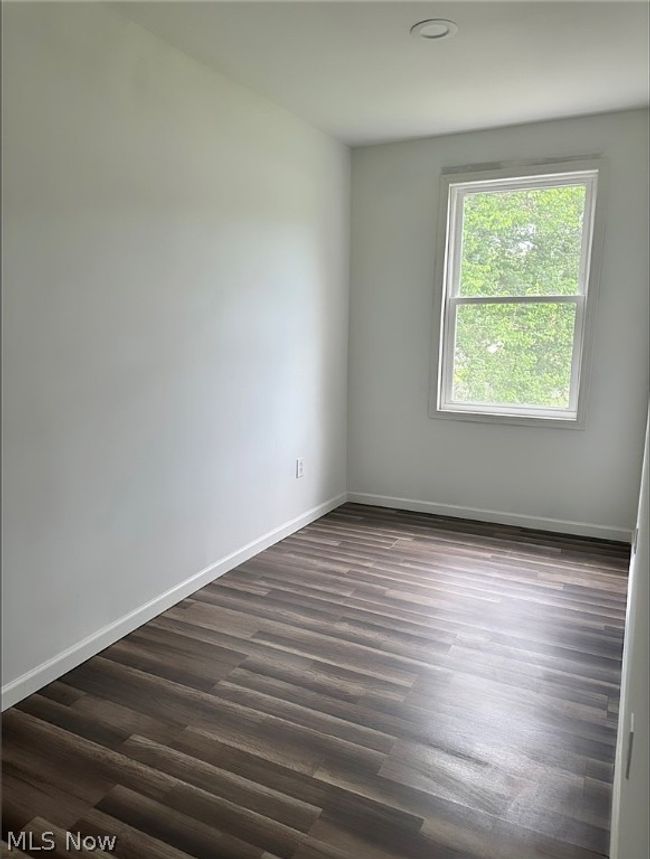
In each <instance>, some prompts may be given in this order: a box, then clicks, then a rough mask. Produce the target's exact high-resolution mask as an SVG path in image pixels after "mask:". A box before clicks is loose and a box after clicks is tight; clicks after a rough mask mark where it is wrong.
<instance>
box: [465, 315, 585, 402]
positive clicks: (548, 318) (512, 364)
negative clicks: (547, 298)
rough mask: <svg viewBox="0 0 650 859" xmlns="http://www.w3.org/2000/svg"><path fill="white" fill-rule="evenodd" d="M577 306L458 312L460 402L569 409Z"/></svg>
mask: <svg viewBox="0 0 650 859" xmlns="http://www.w3.org/2000/svg"><path fill="white" fill-rule="evenodd" d="M575 318H576V307H575V304H573V303H568V304H564V303H562V304H560V303H558V304H552V303H549V304H461V305H458V307H457V317H456V344H455V352H454V375H453V394H452V398H453V400H454V401H455V402H461V403H463V402H464V403H467V402H474V403H490V404H500V405H516V406H537V407H541V408H564V409H566V408H568V407H569V394H570V388H571V358H572V352H573V334H574V328H575Z"/></svg>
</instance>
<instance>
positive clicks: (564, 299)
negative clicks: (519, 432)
mask: <svg viewBox="0 0 650 859" xmlns="http://www.w3.org/2000/svg"><path fill="white" fill-rule="evenodd" d="M603 172H604V171H603V161H602V159H600V158H580V159H570V160H568V161H561V162H560V161H552V162H545V163H543V164H540V163H530V162H527V163H519V164H510V165H499V167H497V168H494V167H492V168H489V169H476V168H475V169H473V170H468V169H467V168H464V169H463V168H453V169H451V170H448V171H446V172H445V173H443V175H442V177H441V210H440V228H439V240H438V254H437V260H438V265H437V277H436V282H437V286H438V288H437V290H436V313H435V325H436V330H435V331H434V341H433V342H434V349H433V362H432V364H433V366H432V374H431V379H432V382H431V393H430V408H429V414H430V416H431V417H434V418H454V419H456V420H471V421H487V422H493V423H494V422H498V423H512V424H523V425H529V426H531V425H532V426H551V427H564V428H574V429H581V428H583V426H584V420H585V401H586V392H587V376H588V372H587V370H588V365H589V352H590V341H591V336H590V335H591V327H592V325H591V320H592V317H593V309H594V304H595V297H596V291H597V286H598V275H599V269H600V253H599V252H600V247H601V246H602V225H601V222H600V214H599V212H600V208H601V204H602V186H603ZM575 184H584V185H585V186H586V194H585V213H584V220H583V236H582V247H581V260H580V272H579V276H578V292H577V293H576V294H575V295H568V296H565V295H559V296H542V295H541V296H530V295H523V296H466V297H462V296H459V295H458V290H459V285H460V284H459V274H460V253H461V243H462V216H463V200H464V197H465V196H467V194H469V193H472V192H473V193H476V192H477V191H479V192H480V191H485V190H490V189H494V190H495V191H513V190H524V189H530V188H552V187H558V186H561V185H575ZM597 203H598V205H597ZM538 303H570V304H574V305H575V307H576V324H575V331H574V342H573V360H572V367H571V388H570V403H569V407H568V408H567V409H555V408H540V407H538V406H521V405H517V406H513V405H508V404H486V403H463V402H458V401H454V400H453V398H452V382H453V359H454V348H455V333H456V312H457V308H458V306H460V305H463V304H538Z"/></svg>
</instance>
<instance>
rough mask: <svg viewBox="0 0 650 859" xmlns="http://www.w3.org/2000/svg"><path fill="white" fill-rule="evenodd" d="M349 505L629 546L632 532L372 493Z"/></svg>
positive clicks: (354, 496) (354, 497) (354, 495)
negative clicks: (551, 533)
mask: <svg viewBox="0 0 650 859" xmlns="http://www.w3.org/2000/svg"><path fill="white" fill-rule="evenodd" d="M348 501H352V502H355V503H356V504H370V505H372V506H373V507H392V508H396V509H397V510H412V511H414V512H416V513H432V514H434V515H436V516H452V517H454V518H458V519H475V520H477V521H478V522H496V523H498V524H501V525H515V526H518V527H520V528H535V529H536V530H539V531H555V532H559V533H561V534H576V535H578V536H581V537H598V538H600V539H601V540H620V541H622V542H624V543H630V542H631V540H632V530H631V529H630V528H624V527H623V526H619V525H611V526H610V525H594V524H592V523H590V522H572V521H570V520H566V519H550V518H548V517H546V516H527V515H526V514H524V513H505V512H504V511H502V510H483V509H481V508H479V507H460V506H458V505H456V504H438V503H436V502H434V501H417V500H415V499H413V498H395V497H393V496H391V495H374V494H372V493H369V492H348Z"/></svg>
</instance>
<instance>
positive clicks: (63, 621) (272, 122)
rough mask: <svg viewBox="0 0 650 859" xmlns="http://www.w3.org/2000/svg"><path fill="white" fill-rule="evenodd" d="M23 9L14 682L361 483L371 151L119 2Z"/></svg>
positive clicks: (10, 439) (7, 169) (15, 147)
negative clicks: (352, 163) (270, 98)
mask: <svg viewBox="0 0 650 859" xmlns="http://www.w3.org/2000/svg"><path fill="white" fill-rule="evenodd" d="M2 17H3V42H4V46H3V134H4V139H3V180H4V181H3V216H4V235H3V252H4V260H3V287H4V320H3V321H4V340H3V347H4V361H3V394H4V418H5V435H4V456H3V465H4V469H3V472H4V473H3V500H4V504H3V514H4V521H3V550H4V564H3V571H4V584H3V597H4V607H5V613H4V616H3V632H4V647H3V660H4V661H3V681H4V682H5V684H11V682H12V681H15V680H16V678H19V677H21V675H24V674H25V672H30V671H31V670H33V669H35V668H36V667H37V666H39V664H40V663H42V662H43V661H44V660H48V659H51V658H52V657H55V659H56V657H57V655H59V654H61V652H62V651H64V650H65V649H66V648H71V647H72V648H73V649H74V647H75V646H76V645H77V643H78V642H79V641H80V640H81V639H83V638H84V637H85V636H88V635H92V634H94V633H95V632H97V630H99V629H101V628H102V627H104V626H105V625H108V624H112V623H114V622H115V621H116V620H118V619H119V618H122V617H123V616H124V615H125V614H127V613H129V612H131V611H133V610H135V609H137V608H138V607H139V606H141V605H142V604H143V603H145V602H147V601H148V600H151V599H154V598H156V597H157V596H158V595H160V594H161V593H163V592H164V591H166V590H168V589H170V588H173V587H174V586H176V585H178V584H179V582H182V581H183V580H185V579H187V578H188V577H190V576H192V575H194V574H196V573H198V572H199V571H200V570H202V569H203V568H205V567H206V566H208V565H210V564H213V563H215V562H217V561H218V560H219V559H221V558H223V557H224V556H226V555H228V554H229V553H231V552H233V551H236V550H237V549H239V548H240V547H242V546H243V545H244V544H246V543H248V542H249V541H252V540H255V539H257V538H258V537H260V536H261V535H262V534H264V533H265V532H268V531H269V530H271V529H274V528H276V527H278V526H280V525H282V524H283V523H285V522H286V521H287V520H291V519H293V518H294V517H297V516H299V515H300V514H303V513H304V512H305V511H308V510H310V509H311V508H313V507H315V506H316V505H320V504H322V503H323V502H326V501H327V500H328V499H332V498H334V497H335V496H338V495H339V494H340V493H342V492H344V491H345V488H346V484H345V481H346V386H347V337H348V284H347V272H348V253H347V243H348V232H349V230H348V226H349V225H348V210H349V196H348V178H349V158H348V152H347V150H346V149H345V148H344V147H342V146H340V145H339V144H336V143H334V142H333V141H331V140H330V139H328V138H327V137H325V136H324V135H322V134H321V133H320V132H318V131H316V130H314V129H312V128H310V127H309V126H307V125H305V124H303V123H302V122H301V121H299V120H298V119H296V118H295V117H293V116H291V115H290V114H288V113H286V112H284V111H282V110H280V109H279V108H277V107H275V106H273V105H272V104H271V103H269V102H267V101H265V100H263V99H262V98H259V97H258V96H256V95H254V94H253V93H251V92H250V91H248V90H246V89H243V88H240V87H238V86H235V85H233V84H232V83H230V82H228V81H227V80H226V79H224V78H221V77H219V76H217V75H216V74H214V73H213V72H211V71H209V70H208V69H207V68H204V67H202V66H200V65H198V64H197V63H195V62H194V61H192V60H190V59H189V58H187V57H186V56H184V55H183V54H182V53H180V52H178V51H177V50H175V49H173V48H171V47H169V46H167V45H166V44H164V43H163V42H161V41H160V40H158V39H157V38H155V37H154V36H152V35H150V34H149V33H147V32H146V31H145V30H142V29H141V28H140V27H138V26H137V25H135V24H133V23H132V22H130V21H127V20H125V19H124V18H123V17H122V16H121V15H120V14H119V12H115V11H112V10H109V9H107V8H105V7H104V8H102V7H100V6H98V5H95V4H72V5H61V4H58V3H57V4H43V5H40V4H39V5H36V4H16V5H12V4H3V13H2ZM297 456H303V457H304V460H305V476H304V478H303V479H302V480H296V479H295V476H294V469H295V458H296V457H297ZM197 586H198V584H197V583H195V585H194V587H193V588H191V590H193V589H195V588H196V587H197ZM179 595H182V594H177V595H176V597H175V598H176V599H178V598H179ZM172 601H174V600H172ZM158 610H160V608H158ZM149 613H150V614H155V613H157V612H156V610H155V609H151V610H150V612H149ZM143 619H146V618H143V617H142V616H140V617H139V620H138V619H131V620H129V621H128V623H127V626H128V625H129V624H130V626H135V625H137V623H138V622H142V620H143ZM125 631H126V629H125V628H124V627H122V628H120V629H118V630H117V631H114V634H113V637H115V635H119V634H123V633H124V632H125ZM109 638H110V636H109ZM106 643H107V640H106V637H104V638H100V640H99V642H97V641H95V642H91V643H90V644H88V643H86V645H85V646H84V648H82V651H81V652H80V653H77V654H75V653H73V654H72V655H70V654H67V655H65V658H64V659H63V661H62V662H60V663H57V665H58V667H57V666H56V665H55V666H54V668H53V669H52V671H49V673H48V671H45V672H44V673H43V672H41V674H38V673H37V676H36V679H35V680H34V678H32V680H34V682H33V683H32V685H31V687H29V684H28V685H27V686H25V685H24V684H23V685H22V686H21V685H20V683H19V684H18V691H15V690H14V693H13V694H12V697H13V698H14V699H15V697H16V696H19V695H20V694H25V693H26V692H27V691H30V690H31V688H34V686H35V685H36V686H37V685H40V683H42V682H44V681H45V680H46V679H51V677H52V676H53V674H56V673H58V670H59V669H60V668H61V667H62V666H64V667H70V663H74V662H75V661H78V660H79V658H81V657H83V656H88V655H89V652H88V651H89V650H90V651H92V650H93V649H95V650H96V649H97V646H98V644H106ZM23 679H24V678H23ZM30 682H31V681H30ZM28 687H29V688H28Z"/></svg>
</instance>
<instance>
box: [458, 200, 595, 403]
mask: <svg viewBox="0 0 650 859" xmlns="http://www.w3.org/2000/svg"><path fill="white" fill-rule="evenodd" d="M463 201H464V205H463V232H462V248H461V253H460V277H459V291H458V295H459V296H462V297H466V296H503V297H507V296H513V297H514V296H535V295H540V296H551V295H561V296H567V295H576V294H577V293H578V291H579V287H578V278H579V272H580V259H581V246H582V229H583V217H584V207H585V186H584V185H566V186H557V187H553V188H537V189H535V188H533V189H527V190H516V191H493V192H478V193H469V194H467V195H465V197H464V198H463ZM575 320H576V308H575V305H574V304H572V303H557V304H555V303H538V304H537V303H528V304H521V303H512V304H510V303H507V304H475V305H462V304H461V305H459V306H458V308H457V320H456V342H455V347H454V376H453V399H454V400H456V401H457V402H477V403H498V404H504V405H529V406H538V407H543V408H567V407H568V405H569V393H570V385H571V363H572V352H573V340H574V328H575Z"/></svg>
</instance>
